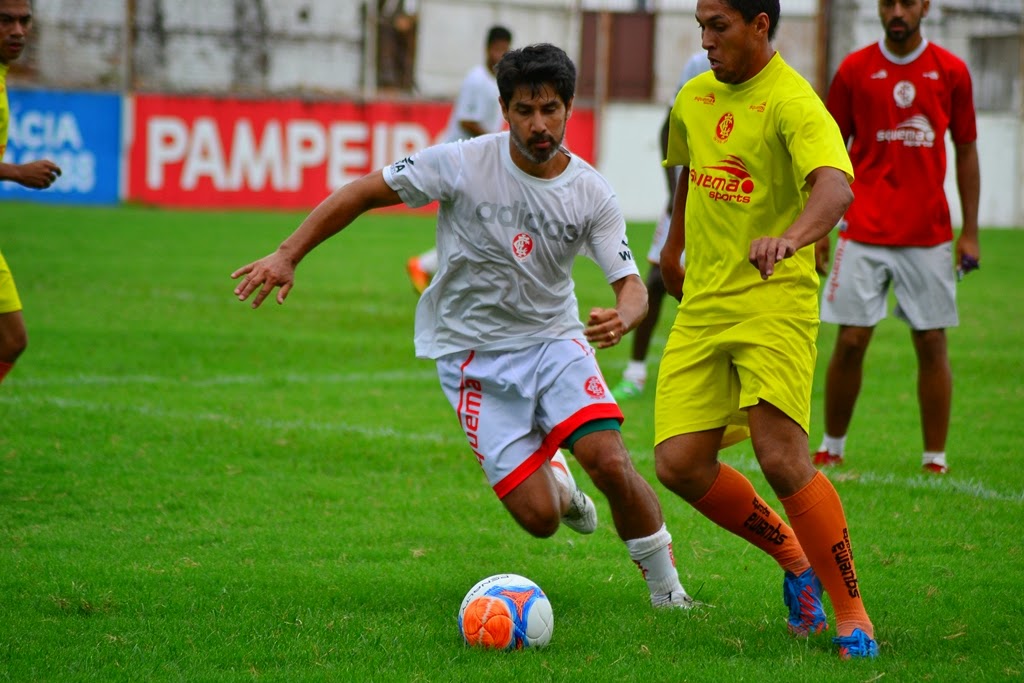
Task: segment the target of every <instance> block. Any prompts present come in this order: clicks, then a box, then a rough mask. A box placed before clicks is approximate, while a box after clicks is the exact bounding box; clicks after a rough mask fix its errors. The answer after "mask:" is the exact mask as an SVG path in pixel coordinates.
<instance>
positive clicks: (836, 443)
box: [818, 434, 846, 455]
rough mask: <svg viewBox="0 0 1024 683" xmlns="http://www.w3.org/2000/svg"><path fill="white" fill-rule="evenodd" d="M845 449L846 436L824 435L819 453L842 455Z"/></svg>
mask: <svg viewBox="0 0 1024 683" xmlns="http://www.w3.org/2000/svg"><path fill="white" fill-rule="evenodd" d="M844 448H846V436H845V435H844V436H829V435H828V434H826V435H825V436H824V437H822V439H821V447H819V448H818V450H819V451H828V452H829V453H831V454H832V455H842V454H843V449H844Z"/></svg>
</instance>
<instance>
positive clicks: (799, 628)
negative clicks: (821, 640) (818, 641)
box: [782, 568, 828, 638]
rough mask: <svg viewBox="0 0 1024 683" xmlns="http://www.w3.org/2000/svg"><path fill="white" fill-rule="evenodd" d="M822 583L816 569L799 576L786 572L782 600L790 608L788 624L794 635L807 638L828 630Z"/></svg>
mask: <svg viewBox="0 0 1024 683" xmlns="http://www.w3.org/2000/svg"><path fill="white" fill-rule="evenodd" d="M821 591H822V588H821V581H819V580H818V575H817V574H815V573H814V569H812V568H808V569H807V570H806V571H804V573H803V574H801V575H800V576H797V575H796V574H794V573H793V572H786V575H785V577H784V578H783V579H782V599H783V601H785V603H786V607H788V608H789V619H788V621H787V624H788V626H789V632H790V633H792V634H793V635H795V636H797V637H800V638H806V637H808V636H810V635H813V634H815V633H821V632H822V631H824V630H826V629H827V628H828V621H827V619H826V617H825V610H824V609H822V606H821Z"/></svg>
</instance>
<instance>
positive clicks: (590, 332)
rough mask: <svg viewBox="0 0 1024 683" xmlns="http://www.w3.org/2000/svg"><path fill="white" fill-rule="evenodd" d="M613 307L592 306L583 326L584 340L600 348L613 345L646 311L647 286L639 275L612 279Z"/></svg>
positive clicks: (634, 325) (637, 322) (642, 317)
mask: <svg viewBox="0 0 1024 683" xmlns="http://www.w3.org/2000/svg"><path fill="white" fill-rule="evenodd" d="M612 289H613V290H614V291H615V308H592V309H590V316H589V317H588V318H587V326H586V328H585V329H584V330H583V334H584V335H586V337H587V341H588V342H590V343H591V344H594V345H595V346H597V348H599V349H606V348H608V347H609V346H615V345H616V344H618V343H619V341H621V340H622V335H624V334H626V333H627V332H629V331H630V330H632V329H633V328H634V327H636V326H637V325H639V324H640V321H641V320H643V319H644V316H646V315H647V286H646V285H645V284H644V281H643V280H641V279H640V277H639V276H638V275H627V276H626V277H624V278H621V279H618V280H616V281H615V282H613V283H612Z"/></svg>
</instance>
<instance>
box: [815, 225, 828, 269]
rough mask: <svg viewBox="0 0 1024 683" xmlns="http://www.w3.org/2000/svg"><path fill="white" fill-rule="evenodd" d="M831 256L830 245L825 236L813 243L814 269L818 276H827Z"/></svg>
mask: <svg viewBox="0 0 1024 683" xmlns="http://www.w3.org/2000/svg"><path fill="white" fill-rule="evenodd" d="M831 256H832V243H831V242H830V241H829V239H828V235H825V236H824V237H822V238H821V239H820V240H818V241H817V242H815V243H814V269H815V270H816V271H818V275H828V262H829V259H830V258H831Z"/></svg>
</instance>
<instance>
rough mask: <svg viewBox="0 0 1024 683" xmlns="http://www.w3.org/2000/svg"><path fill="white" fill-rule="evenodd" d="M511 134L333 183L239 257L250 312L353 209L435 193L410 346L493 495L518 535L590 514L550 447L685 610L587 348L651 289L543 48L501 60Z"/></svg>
mask: <svg viewBox="0 0 1024 683" xmlns="http://www.w3.org/2000/svg"><path fill="white" fill-rule="evenodd" d="M497 76H498V88H499V91H500V97H501V107H502V112H503V115H504V118H505V120H506V121H507V122H508V124H509V131H508V132H506V133H496V134H490V135H484V136H480V137H476V138H473V139H472V140H468V141H463V142H458V143H449V144H441V145H437V146H434V147H429V148H427V149H425V150H422V151H420V152H418V153H417V154H414V155H413V156H411V157H409V158H407V159H403V160H401V161H398V162H396V163H394V164H392V165H391V166H388V167H386V168H384V169H382V170H380V171H376V172H374V173H370V174H369V175H367V176H364V177H363V178H361V179H359V180H356V181H354V182H352V183H350V184H348V185H345V186H344V187H342V188H340V189H338V190H336V191H335V192H334V193H333V194H332V195H330V196H329V197H328V198H327V199H325V200H324V201H323V202H322V203H321V204H320V205H319V206H318V207H317V208H316V209H314V210H313V212H312V213H310V215H309V216H308V217H307V218H306V220H305V221H303V222H302V224H301V225H300V226H299V227H298V229H296V231H295V232H294V233H292V235H291V236H289V237H288V238H287V239H286V240H285V241H284V242H283V243H282V244H281V246H280V247H278V249H277V250H276V251H275V252H273V253H272V254H270V255H268V256H266V257H264V258H262V259H260V260H258V261H255V262H253V263H250V264H248V265H246V266H243V267H242V268H239V269H238V270H236V271H235V272H234V273H232V277H233V278H239V277H241V278H242V280H241V282H240V283H239V284H238V285H237V287H236V288H235V294H236V296H237V297H238V298H239V300H241V301H245V300H246V299H248V298H249V296H251V295H255V297H254V299H253V302H252V306H253V307H254V308H255V307H258V306H259V305H260V304H261V303H262V302H263V301H264V299H266V297H267V296H269V295H270V294H271V292H272V291H273V290H274V289H275V288H277V287H280V290H279V291H278V293H277V301H278V303H283V302H284V300H285V297H286V296H287V295H288V293H289V291H290V290H291V288H292V284H293V282H294V278H295V267H296V266H297V265H298V263H299V262H300V261H301V260H302V258H303V257H304V256H305V255H306V254H308V253H309V252H310V251H311V250H312V249H313V248H314V247H316V246H317V245H318V244H320V243H321V242H323V241H324V240H326V239H327V238H329V237H331V236H332V235H334V234H335V233H337V232H339V231H340V230H342V229H344V228H345V227H347V226H348V225H349V224H351V223H352V222H353V221H355V220H356V218H358V217H359V216H360V215H362V214H363V213H364V212H366V211H368V210H370V209H375V208H379V207H384V206H391V205H394V204H398V203H401V202H404V203H405V204H407V205H409V206H411V207H418V206H423V205H425V204H427V203H429V202H431V201H434V200H438V202H439V206H440V208H439V209H438V215H437V247H438V255H439V259H440V268H439V269H438V272H437V275H436V276H435V277H434V279H433V281H432V282H431V283H430V286H429V287H428V288H427V290H426V291H425V292H424V293H423V296H422V297H421V298H420V301H419V304H418V306H417V308H416V334H415V343H416V355H417V356H418V357H421V358H431V359H434V360H435V362H436V363H437V369H438V375H439V377H440V379H441V386H442V389H443V390H444V393H445V395H446V396H447V397H448V400H449V402H450V403H451V405H452V408H454V409H455V412H456V414H457V415H458V418H459V423H460V426H461V427H462V429H463V430H464V431H465V433H466V437H467V438H468V440H469V443H470V447H471V448H472V450H473V453H474V455H475V456H476V459H477V461H478V463H479V464H480V465H481V467H482V468H483V471H484V473H485V475H486V477H487V480H488V483H489V484H490V485H491V487H492V488H493V490H494V492H495V493H496V494H497V496H498V497H499V498H500V500H501V502H502V504H503V505H504V506H505V508H506V509H507V510H508V512H509V513H510V514H511V515H512V517H513V518H514V519H515V520H516V522H517V523H518V524H519V525H520V526H521V527H523V529H525V530H526V531H527V532H529V533H530V534H532V535H533V536H536V537H548V536H551V535H552V534H554V533H555V532H556V531H557V530H558V527H559V525H560V524H561V523H563V522H564V523H565V524H567V525H568V526H569V527H570V528H572V529H574V530H575V531H578V532H580V533H591V532H593V531H594V529H595V528H596V526H597V513H596V509H595V507H594V504H593V501H591V500H590V498H589V497H587V496H586V494H584V493H583V492H582V491H581V490H580V489H579V488H578V487H577V486H576V483H575V481H574V480H573V478H572V475H571V474H570V472H569V469H568V466H567V464H566V462H565V459H564V457H563V456H562V455H561V453H560V451H559V447H560V446H564V447H565V448H566V449H568V450H570V451H571V452H572V453H573V454H574V455H575V457H576V460H577V461H578V462H579V463H580V465H582V466H583V468H584V470H586V472H587V474H588V475H589V476H590V478H591V480H592V481H593V482H594V485H595V486H597V488H598V489H600V490H601V492H602V493H603V494H604V495H605V496H606V497H607V499H608V503H609V506H610V507H611V511H612V518H613V521H614V524H615V528H616V530H617V532H618V534H619V537H620V538H622V539H623V541H625V543H626V546H627V548H628V550H629V554H630V557H631V558H632V559H633V561H634V562H635V563H636V564H637V566H638V567H639V568H640V569H641V571H642V573H643V575H644V578H645V579H646V581H647V585H648V589H649V590H650V594H651V604H652V605H654V606H655V607H662V606H670V607H681V608H688V607H690V606H691V605H692V604H693V601H692V600H691V598H690V596H689V595H687V594H686V591H685V590H683V587H682V585H680V583H679V576H678V573H677V571H676V568H675V560H674V559H673V556H672V547H671V542H672V537H671V536H670V535H669V532H668V530H667V529H666V527H665V524H664V520H663V518H662V514H661V506H660V504H659V503H658V499H657V497H656V496H655V494H654V490H653V489H652V488H651V487H650V485H649V484H648V483H647V482H646V481H645V480H644V479H643V478H642V477H641V476H640V475H639V473H638V472H637V471H636V469H635V468H634V467H633V464H632V462H631V460H630V456H629V453H628V452H627V451H626V448H625V446H624V445H623V442H622V435H621V433H620V431H619V424H620V423H621V421H622V412H621V411H620V410H619V408H618V406H617V405H616V403H615V399H614V398H612V395H611V392H610V391H609V390H608V387H607V385H606V384H605V382H604V379H603V378H602V376H601V371H600V369H599V367H598V364H597V360H596V358H595V350H594V348H593V347H592V346H591V344H594V345H596V347H597V348H598V349H603V348H608V347H611V346H614V345H615V344H617V343H618V342H619V340H620V339H622V335H623V334H625V333H626V332H628V331H629V330H631V329H633V328H634V327H635V326H636V325H637V323H638V322H639V321H640V320H641V319H642V318H643V316H644V314H645V313H646V311H647V292H646V289H645V288H644V284H643V282H642V281H641V280H640V277H639V274H638V272H637V268H636V264H635V263H634V261H633V256H632V253H631V252H630V249H629V244H628V242H627V240H626V223H625V220H624V218H623V216H622V211H621V209H620V208H619V206H618V203H617V201H616V199H615V195H614V192H613V191H612V189H611V187H610V186H609V184H608V182H607V181H606V180H605V179H604V178H603V177H602V176H601V175H600V174H598V173H597V171H595V170H594V169H593V168H592V167H591V166H590V165H589V164H587V163H586V162H585V161H583V160H582V159H580V158H578V157H575V156H573V155H572V154H570V153H569V152H568V150H566V149H565V148H564V147H562V140H563V139H564V137H565V127H566V122H567V121H568V118H569V115H570V113H571V111H572V104H573V95H574V92H575V86H576V68H575V66H574V65H573V63H572V61H571V60H570V59H569V58H568V56H566V54H565V52H563V51H562V50H561V49H559V48H557V47H555V46H554V45H548V44H542V45H531V46H529V47H525V48H522V49H520V50H514V51H512V52H509V53H508V54H506V55H505V57H504V58H503V59H502V60H501V62H500V63H499V64H498V69H497ZM579 254H583V255H586V256H588V257H590V258H591V259H593V260H594V261H595V262H596V263H597V264H598V265H599V266H600V267H601V269H602V270H603V271H604V274H605V278H606V280H607V281H608V283H609V284H610V285H611V288H612V290H613V291H614V293H615V306H614V307H613V308H593V309H591V310H590V311H589V314H588V317H587V322H586V324H585V325H584V324H583V323H582V322H581V321H580V315H579V309H578V304H577V301H576V296H575V293H574V287H573V281H572V269H573V264H574V261H575V259H576V256H577V255H579Z"/></svg>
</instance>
